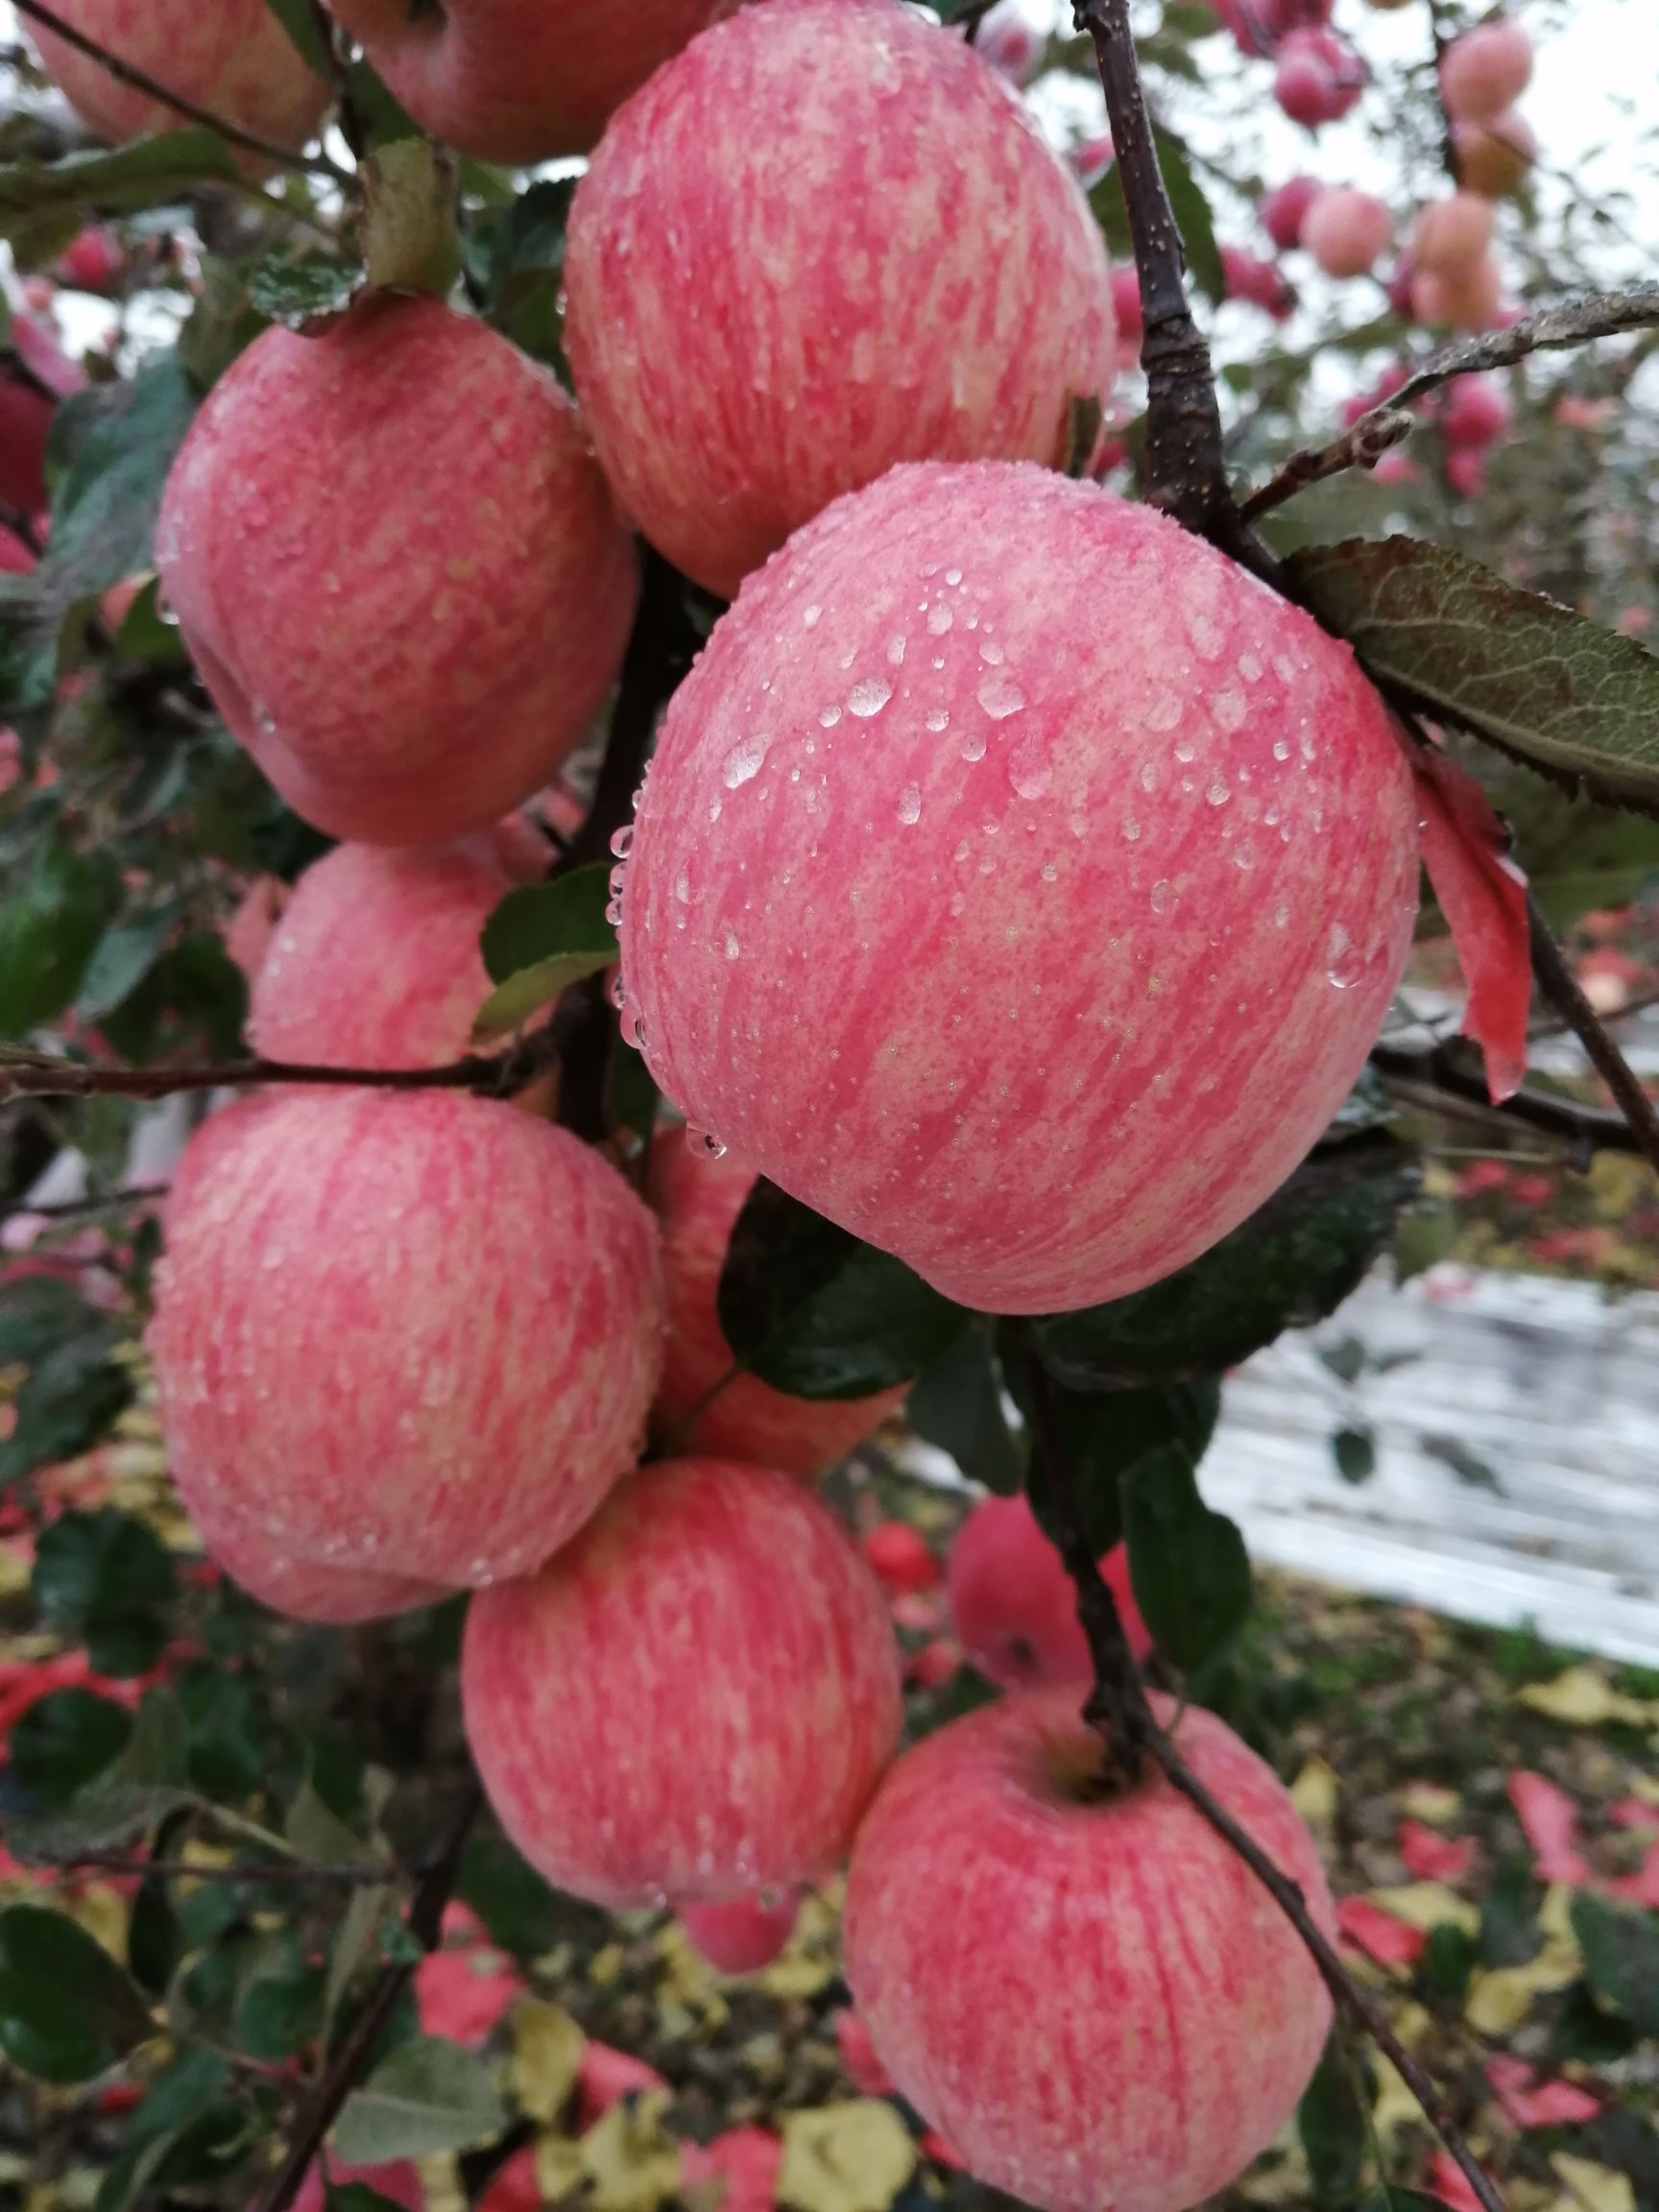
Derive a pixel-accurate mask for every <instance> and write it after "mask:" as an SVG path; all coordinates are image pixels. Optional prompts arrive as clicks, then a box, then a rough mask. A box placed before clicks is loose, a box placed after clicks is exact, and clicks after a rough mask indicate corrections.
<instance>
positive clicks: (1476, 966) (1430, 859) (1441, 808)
mask: <svg viewBox="0 0 1659 2212" xmlns="http://www.w3.org/2000/svg"><path fill="white" fill-rule="evenodd" d="M1410 759H1411V772H1412V775H1413V776H1414V777H1415V779H1416V784H1417V805H1418V807H1419V809H1420V812H1421V818H1422V824H1423V865H1424V867H1425V868H1427V869H1428V871H1429V880H1430V882H1431V885H1432V886H1433V890H1434V896H1435V898H1436V899H1437V900H1438V901H1439V902H1440V910H1441V912H1442V913H1443V914H1444V915H1445V917H1446V920H1447V923H1448V925H1449V926H1450V927H1451V931H1452V942H1453V944H1454V945H1455V948H1456V951H1457V958H1458V962H1459V964H1460V965H1461V967H1462V970H1463V974H1464V979H1465V980H1466V981H1467V983H1468V985H1469V1003H1468V1006H1467V1007H1466V1008H1465V1010H1464V1015H1463V1033H1464V1035H1465V1036H1466V1037H1474V1038H1476V1039H1477V1040H1478V1041H1479V1046H1480V1049H1481V1051H1482V1052H1483V1053H1484V1055H1485V1059H1486V1087H1487V1089H1488V1090H1489V1091H1490V1092H1491V1094H1492V1096H1493V1098H1494V1100H1498V1099H1503V1098H1507V1097H1508V1096H1509V1095H1510V1094H1512V1093H1513V1092H1515V1091H1517V1090H1519V1089H1520V1087H1521V1084H1522V1082H1523V1080H1524V1079H1525V1077H1526V1073H1527V1015H1528V1013H1529V1012H1530V1010H1531V1004H1532V937H1531V929H1530V926H1529V924H1528V922H1527V878H1526V877H1525V876H1523V875H1522V873H1521V871H1520V869H1519V868H1518V867H1517V866H1516V865H1515V862H1514V861H1513V860H1511V859H1510V857H1509V837H1508V833H1507V831H1506V830H1505V829H1504V828H1503V823H1502V822H1500V821H1499V819H1498V817H1497V815H1496V814H1495V813H1494V812H1493V810H1492V803H1491V801H1490V800H1489V799H1488V798H1487V796H1486V794H1485V792H1484V791H1482V790H1481V788H1480V786H1479V783H1477V782H1476V781H1475V779H1474V777H1473V776H1471V775H1470V774H1469V773H1468V771H1467V770H1466V769H1463V768H1459V767H1458V766H1457V765H1456V763H1455V761H1452V760H1448V759H1447V758H1446V757H1445V755H1444V754H1441V753H1431V752H1430V751H1428V750H1427V749H1426V748H1424V747H1423V746H1420V745H1419V746H1413V747H1412V748H1411V752H1410Z"/></svg>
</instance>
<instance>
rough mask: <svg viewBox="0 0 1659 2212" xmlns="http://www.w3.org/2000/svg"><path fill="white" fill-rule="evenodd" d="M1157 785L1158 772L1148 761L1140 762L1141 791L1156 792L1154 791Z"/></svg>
mask: <svg viewBox="0 0 1659 2212" xmlns="http://www.w3.org/2000/svg"><path fill="white" fill-rule="evenodd" d="M1157 785H1158V771H1157V769H1156V768H1154V767H1153V765H1152V763H1151V761H1150V760H1142V763H1141V788H1142V791H1153V790H1156V789H1157Z"/></svg>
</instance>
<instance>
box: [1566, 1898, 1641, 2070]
mask: <svg viewBox="0 0 1659 2212" xmlns="http://www.w3.org/2000/svg"><path fill="white" fill-rule="evenodd" d="M1571 1911H1572V1919H1573V1933H1574V1935H1575V1936H1577V1938H1578V1948H1579V1949H1580V1950H1581V1951H1582V1952H1583V1954H1584V1978H1585V1980H1586V1981H1587V1982H1588V1983H1589V1984H1590V1986H1591V1988H1592V1990H1593V1991H1594V1992H1595V1994H1596V1995H1597V1996H1598V1997H1599V1999H1600V2000H1601V2002H1602V2003H1603V2004H1604V2005H1608V2006H1611V2007H1612V2008H1613V2010H1614V2011H1615V2012H1618V2013H1620V2014H1622V2015H1623V2018H1624V2019H1626V2020H1628V2021H1629V2023H1630V2025H1631V2027H1632V2028H1634V2029H1635V2030H1636V2031H1637V2032H1638V2033H1640V2034H1643V2035H1659V1913H1654V1912H1636V1911H1629V1910H1628V1909H1627V1908H1625V1907H1624V1906H1623V1905H1611V1904H1609V1903H1608V1902H1607V1900H1606V1899H1605V1898H1604V1897H1598V1896H1597V1895H1596V1894H1595V1892H1594V1891H1593V1890H1589V1889H1579V1890H1576V1891H1575V1893H1574V1898H1573V1903H1572V1907H1571Z"/></svg>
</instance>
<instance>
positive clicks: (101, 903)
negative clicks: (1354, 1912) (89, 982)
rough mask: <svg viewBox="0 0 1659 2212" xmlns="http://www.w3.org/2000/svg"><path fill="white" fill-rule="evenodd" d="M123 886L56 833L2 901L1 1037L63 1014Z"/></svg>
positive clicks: (25, 1031) (15, 1034) (24, 1031)
mask: <svg viewBox="0 0 1659 2212" xmlns="http://www.w3.org/2000/svg"><path fill="white" fill-rule="evenodd" d="M117 896H118V886H117V884H116V882H115V879H114V875H113V871H112V870H111V869H110V868H109V867H108V865H107V864H106V863H105V862H104V861H102V860H101V859H99V858H95V857H94V858H88V857H87V856H86V855H85V854H81V853H76V852H74V851H72V850H71V849H70V848H69V847H68V846H67V845H64V844H62V843H60V840H59V839H58V838H56V837H53V838H49V839H48V840H46V841H45V842H44V843H43V844H41V845H40V846H38V847H37V848H36V854H35V861H34V866H33V867H32V868H31V870H30V872H29V876H28V878H27V880H26V881H25V882H23V883H22V884H20V885H12V886H9V888H8V892H7V897H6V900H5V902H4V904H3V905H0V1037H24V1036H27V1035H28V1033H29V1031H30V1030H32V1029H37V1028H38V1027H39V1026H40V1025H41V1023H42V1022H50V1021H51V1020H52V1019H53V1018H54V1016H56V1015H59V1014H61V1013H62V1011H63V1009H64V1008H65V1007H66V1006H67V1005H68V1004H69V1003H70V1001H71V1000H72V999H73V998H74V997H75V994H76V992H77V991H78V990H79V989H80V987H81V979H82V977H83V976H84V974H85V973H86V965H87V962H88V961H89V960H90V959H91V957H92V950H93V948H94V946H95V945H96V944H97V942H98V940H99V938H100V937H101V936H102V935H103V933H104V926H105V924H106V923H107V922H108V918H109V915H110V912H111V911H112V909H113V906H114V902H115V900H116V897H117Z"/></svg>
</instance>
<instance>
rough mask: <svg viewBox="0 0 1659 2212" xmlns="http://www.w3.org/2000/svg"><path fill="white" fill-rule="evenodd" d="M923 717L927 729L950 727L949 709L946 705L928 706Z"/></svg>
mask: <svg viewBox="0 0 1659 2212" xmlns="http://www.w3.org/2000/svg"><path fill="white" fill-rule="evenodd" d="M924 719H925V721H926V726H927V728H928V729H929V730H932V731H935V732H937V731H940V730H949V729H950V709H949V708H948V707H930V708H929V709H927V712H926V716H925V717H924Z"/></svg>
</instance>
